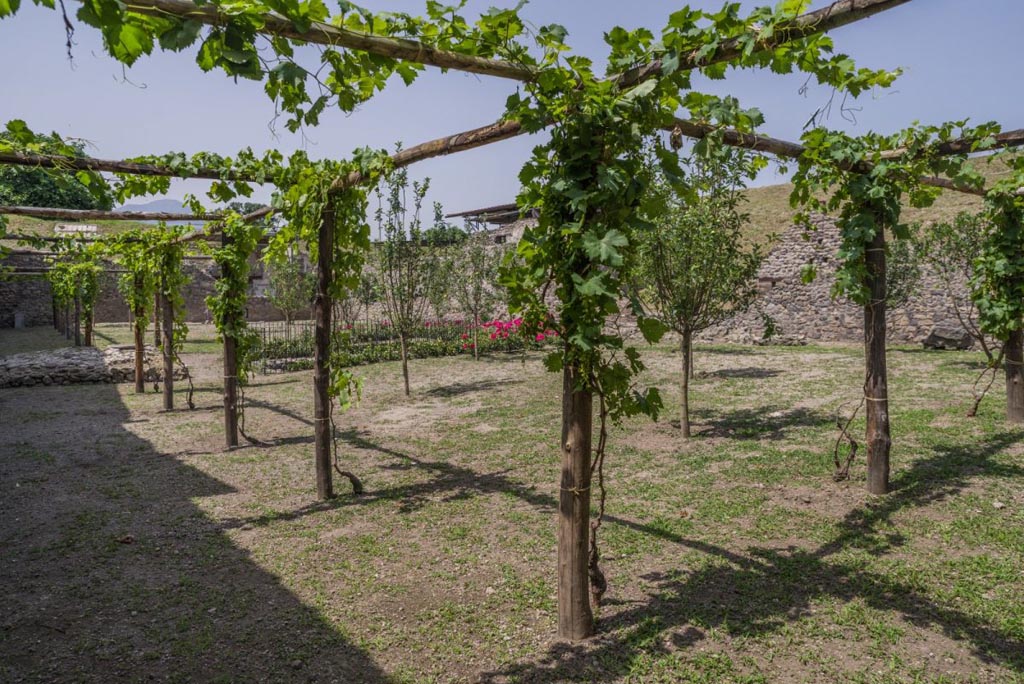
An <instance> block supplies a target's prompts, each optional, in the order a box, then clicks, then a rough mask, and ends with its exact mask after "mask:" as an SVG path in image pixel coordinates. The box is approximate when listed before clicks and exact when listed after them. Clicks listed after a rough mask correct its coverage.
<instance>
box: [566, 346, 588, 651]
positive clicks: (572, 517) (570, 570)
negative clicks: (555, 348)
mask: <svg viewBox="0 0 1024 684" xmlns="http://www.w3.org/2000/svg"><path fill="white" fill-rule="evenodd" d="M580 372H581V371H580V369H579V368H577V367H575V366H574V365H573V364H571V363H567V364H566V366H565V368H564V369H563V371H562V443H561V451H562V477H561V483H560V492H559V496H558V637H559V638H560V639H567V640H569V641H579V640H580V639H586V638H587V637H589V636H592V635H593V634H594V613H593V611H592V610H591V607H590V575H589V571H588V560H589V556H588V553H589V549H590V475H591V472H590V457H591V453H590V452H591V439H592V429H593V420H594V397H593V394H592V393H591V392H590V390H583V389H579V388H578V387H577V385H578V384H579V380H580Z"/></svg>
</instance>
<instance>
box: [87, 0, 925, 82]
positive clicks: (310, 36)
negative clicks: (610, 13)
mask: <svg viewBox="0 0 1024 684" xmlns="http://www.w3.org/2000/svg"><path fill="white" fill-rule="evenodd" d="M80 1H82V2H84V0H80ZM846 1H849V0H846ZM860 1H861V2H864V1H867V2H890V3H891V2H907V0H860ZM127 10H128V11H131V12H135V13H137V14H147V15H151V16H156V17H161V18H166V17H168V16H171V17H173V16H177V17H181V18H182V19H188V20H190V21H196V22H200V23H203V24H209V25H213V26H222V25H223V24H224V23H225V21H227V20H229V19H230V16H229V15H228V14H227V13H225V12H223V11H222V10H221V9H220V8H219V7H218V6H216V5H205V4H204V5H200V4H196V3H193V2H190V1H189V0H133V2H132V3H131V4H130V5H129V6H128V7H127ZM257 31H258V32H259V33H263V34H265V35H268V36H275V37H280V38H288V39H290V40H293V41H294V40H297V41H301V42H302V43H313V44H318V45H329V46H331V47H334V48H346V49H349V50H359V51H363V52H367V53H369V54H371V55H379V56H381V57H387V58H390V59H398V60H403V61H408V62H413V63H416V64H425V65H428V66H434V67H438V68H441V69H455V70H458V71H466V72H469V73H473V74H481V75H485V76H496V77H498V78H508V79H513V80H517V81H532V80H533V78H534V76H535V73H534V71H533V70H532V69H529V68H527V67H524V66H520V65H518V64H513V63H512V62H507V61H505V60H500V59H489V58H487V57H479V56H477V55H469V54H464V53H460V52H453V51H449V50H442V49H440V48H436V47H433V46H432V45H428V44H426V43H421V42H419V41H415V40H410V39H408V38H392V37H389V36H379V35H374V34H372V33H366V32H363V31H355V30H352V29H348V28H344V27H342V26H335V25H334V24H333V23H326V22H320V21H313V22H310V23H308V24H307V25H306V26H302V27H299V26H296V25H295V24H293V23H292V22H291V21H290V20H289V19H287V18H285V17H283V16H281V15H280V14H277V13H270V12H268V13H266V14H264V15H262V16H261V17H260V23H259V28H258V29H257Z"/></svg>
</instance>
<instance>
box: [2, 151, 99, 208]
mask: <svg viewBox="0 0 1024 684" xmlns="http://www.w3.org/2000/svg"><path fill="white" fill-rule="evenodd" d="M36 137H37V138H38V139H39V141H40V142H41V143H42V144H44V145H46V146H47V148H48V147H50V146H60V148H61V151H62V152H64V153H70V154H72V155H74V156H83V155H84V154H85V145H84V144H83V143H81V142H78V141H71V142H67V141H62V140H60V138H58V137H57V136H56V135H39V136H36ZM11 139H12V134H11V133H0V143H2V142H4V141H8V140H11ZM91 178H92V177H91V175H90V174H78V173H75V172H70V171H67V172H64V171H52V170H47V169H39V168H31V167H22V166H6V165H5V166H0V204H4V205H15V206H26V207H61V208H63V209H104V210H106V209H110V208H111V207H112V206H113V203H114V202H113V197H112V196H111V194H110V191H109V189H108V188H107V187H106V185H105V184H101V183H90V184H89V185H86V184H84V179H91Z"/></svg>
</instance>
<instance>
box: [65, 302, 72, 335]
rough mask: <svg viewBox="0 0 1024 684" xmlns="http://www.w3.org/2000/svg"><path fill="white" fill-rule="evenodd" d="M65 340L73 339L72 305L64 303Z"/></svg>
mask: <svg viewBox="0 0 1024 684" xmlns="http://www.w3.org/2000/svg"><path fill="white" fill-rule="evenodd" d="M64 339H65V340H70V339H71V303H70V302H64Z"/></svg>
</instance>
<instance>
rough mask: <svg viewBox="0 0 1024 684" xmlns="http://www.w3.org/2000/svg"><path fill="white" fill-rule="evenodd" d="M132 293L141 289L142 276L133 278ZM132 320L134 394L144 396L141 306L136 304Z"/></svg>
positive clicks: (142, 313)
mask: <svg viewBox="0 0 1024 684" xmlns="http://www.w3.org/2000/svg"><path fill="white" fill-rule="evenodd" d="M133 280H134V283H133V285H134V288H135V289H134V291H135V292H138V291H139V290H141V289H142V275H141V274H138V273H136V274H135V276H134V278H133ZM132 315H133V317H134V320H133V321H132V330H133V332H134V334H135V393H136V394H144V393H145V392H146V368H145V353H146V340H145V338H144V335H145V330H146V314H145V311H144V310H143V308H142V307H141V306H138V303H137V302H136V308H135V309H134V310H133V311H132Z"/></svg>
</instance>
